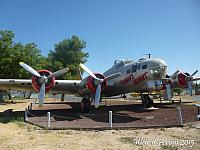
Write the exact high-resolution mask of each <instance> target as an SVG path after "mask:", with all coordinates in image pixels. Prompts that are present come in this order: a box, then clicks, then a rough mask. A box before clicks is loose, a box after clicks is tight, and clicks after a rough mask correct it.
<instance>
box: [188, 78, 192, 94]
mask: <svg viewBox="0 0 200 150" xmlns="http://www.w3.org/2000/svg"><path fill="white" fill-rule="evenodd" d="M188 92H189V94H190V96H192V81H189V82H188Z"/></svg>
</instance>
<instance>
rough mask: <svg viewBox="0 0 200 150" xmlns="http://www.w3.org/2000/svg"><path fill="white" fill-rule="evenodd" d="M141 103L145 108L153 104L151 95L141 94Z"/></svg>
mask: <svg viewBox="0 0 200 150" xmlns="http://www.w3.org/2000/svg"><path fill="white" fill-rule="evenodd" d="M141 98H142V104H143V105H144V107H145V108H150V107H152V106H153V97H152V96H150V95H148V94H142V95H141Z"/></svg>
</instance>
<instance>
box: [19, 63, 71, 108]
mask: <svg viewBox="0 0 200 150" xmlns="http://www.w3.org/2000/svg"><path fill="white" fill-rule="evenodd" d="M19 64H20V66H22V67H23V68H24V69H25V70H26V71H28V72H30V73H31V74H32V75H35V76H37V77H39V82H40V83H41V84H42V85H41V87H40V91H39V95H38V99H39V106H42V105H43V102H44V97H45V83H46V82H47V81H48V79H51V78H56V77H58V76H61V75H63V74H64V73H66V72H67V71H69V68H64V69H62V70H58V71H56V72H54V73H52V74H50V75H49V76H48V77H46V76H41V75H40V74H39V73H38V72H37V71H36V70H34V69H33V68H32V67H30V66H28V65H27V64H25V63H24V62H20V63H19Z"/></svg>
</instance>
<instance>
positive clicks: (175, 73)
mask: <svg viewBox="0 0 200 150" xmlns="http://www.w3.org/2000/svg"><path fill="white" fill-rule="evenodd" d="M179 72H180V71H179V70H177V71H176V72H174V74H173V75H171V78H173V77H175V76H176V75H177V73H179Z"/></svg>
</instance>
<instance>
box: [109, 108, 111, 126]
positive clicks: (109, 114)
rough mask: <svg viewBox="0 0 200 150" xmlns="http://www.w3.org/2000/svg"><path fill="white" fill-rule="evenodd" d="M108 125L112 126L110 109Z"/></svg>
mask: <svg viewBox="0 0 200 150" xmlns="http://www.w3.org/2000/svg"><path fill="white" fill-rule="evenodd" d="M109 127H110V128H112V111H109Z"/></svg>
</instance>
